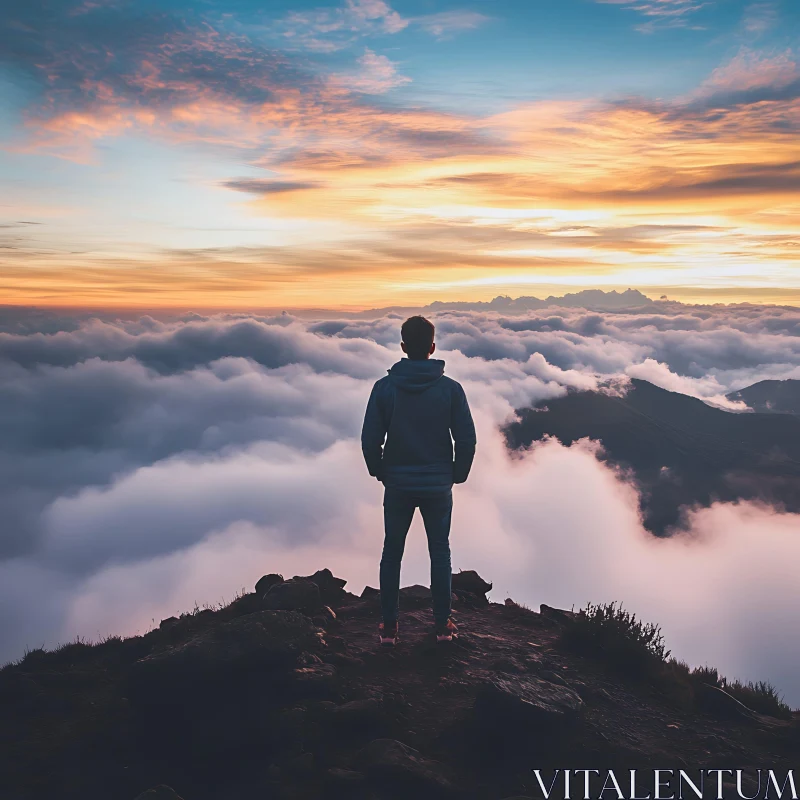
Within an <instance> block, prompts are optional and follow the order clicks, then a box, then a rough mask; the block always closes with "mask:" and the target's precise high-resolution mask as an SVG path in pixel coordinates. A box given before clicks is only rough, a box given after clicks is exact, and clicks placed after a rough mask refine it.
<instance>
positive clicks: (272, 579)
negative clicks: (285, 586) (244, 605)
mask: <svg viewBox="0 0 800 800" xmlns="http://www.w3.org/2000/svg"><path fill="white" fill-rule="evenodd" d="M276 583H283V575H278V574H277V573H274V572H271V573H270V574H269V575H264V576H263V577H261V578H259V579H258V582H257V583H256V594H257V595H258V596H259V597H263V596H264V595H265V594H266V593H267V592H268V591H269V590H270V588H271V587H272V586H274V585H275V584H276Z"/></svg>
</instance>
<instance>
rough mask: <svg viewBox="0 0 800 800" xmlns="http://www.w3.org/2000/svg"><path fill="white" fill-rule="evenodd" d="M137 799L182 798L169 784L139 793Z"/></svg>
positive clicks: (166, 799) (167, 799)
mask: <svg viewBox="0 0 800 800" xmlns="http://www.w3.org/2000/svg"><path fill="white" fill-rule="evenodd" d="M136 800H182V799H181V797H180V795H178V793H177V792H176V791H175V790H174V789H171V788H170V787H169V786H164V785H163V784H162V785H161V786H156V787H155V789H148V790H147V791H146V792H142V793H141V794H140V795H137V797H136Z"/></svg>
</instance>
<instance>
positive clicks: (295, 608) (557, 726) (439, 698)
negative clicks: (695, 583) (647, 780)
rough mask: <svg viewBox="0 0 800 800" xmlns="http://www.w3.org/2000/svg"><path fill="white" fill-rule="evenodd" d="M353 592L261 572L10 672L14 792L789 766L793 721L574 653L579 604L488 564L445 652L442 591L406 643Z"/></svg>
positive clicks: (66, 795) (295, 788) (493, 784)
mask: <svg viewBox="0 0 800 800" xmlns="http://www.w3.org/2000/svg"><path fill="white" fill-rule="evenodd" d="M344 584H345V581H343V580H339V579H337V578H334V577H333V576H332V575H331V573H330V572H329V571H327V570H322V571H320V572H317V573H315V574H314V575H312V576H309V577H308V578H296V579H293V580H291V581H286V582H284V581H283V580H282V579H281V577H280V576H276V575H267V576H264V578H262V579H261V580H259V582H258V583H257V584H256V587H257V591H255V592H253V593H248V594H245V595H244V596H242V597H240V598H239V599H238V600H236V601H235V602H234V603H233V604H231V605H229V606H227V607H225V608H222V609H219V610H203V611H199V612H195V613H192V614H184V615H182V616H181V617H179V618H174V617H173V618H170V619H166V620H163V621H162V622H161V624H160V626H159V627H158V628H157V629H155V630H153V631H151V632H150V633H147V634H146V635H144V636H134V637H132V638H128V639H119V638H111V639H108V640H107V641H105V642H103V643H101V644H97V645H94V646H91V645H88V644H82V643H76V644H71V645H68V646H65V647H62V648H60V649H59V650H56V651H54V652H43V651H41V650H37V651H34V652H32V653H29V654H28V655H27V656H26V657H25V658H24V659H23V660H22V661H21V662H19V663H18V664H15V665H11V666H7V667H5V668H4V669H2V670H0V775H2V776H3V787H2V796H3V797H4V798H9V799H10V800H39V798H42V800H44V799H45V798H47V800H53V799H54V798H58V800H73V799H74V800H95V798H96V800H134V798H138V797H139V796H140V795H141V794H142V793H143V792H145V794H143V795H142V798H141V800H175V798H176V797H181V798H184V800H234V798H278V799H279V800H283V799H284V798H285V799H286V800H290V799H291V800H305V799H307V800H312V799H314V798H363V799H364V800H390V799H391V798H394V799H395V800H400V799H401V798H411V797H413V798H440V799H442V798H468V799H470V800H501V798H508V797H516V798H519V797H523V796H527V797H539V796H541V793H540V792H539V790H538V788H536V784H535V781H534V778H533V774H532V772H531V770H532V769H541V770H543V771H544V770H549V769H555V768H562V767H565V766H573V767H575V768H579V767H584V768H585V767H594V766H597V765H601V766H603V767H604V768H616V769H625V770H628V769H631V768H637V767H638V768H641V769H642V770H646V769H650V768H653V767H658V768H701V767H702V768H712V767H724V768H728V767H730V766H731V765H732V764H735V765H736V767H741V768H745V767H753V766H759V767H760V766H765V765H768V766H769V767H770V768H772V769H775V770H778V769H781V768H786V769H788V768H789V766H790V765H792V764H794V763H795V761H796V756H797V752H798V748H799V747H800V728H799V727H798V719H797V717H796V716H794V717H793V716H792V715H791V714H787V715H782V716H784V719H778V718H776V717H774V716H768V715H765V714H762V713H755V712H754V711H752V710H749V709H748V708H746V707H745V706H743V705H742V704H741V703H739V702H737V701H736V700H735V699H734V698H733V697H731V695H729V694H727V693H726V692H725V691H722V690H721V689H719V688H716V687H715V686H712V685H710V684H708V683H706V682H705V681H706V680H707V678H708V674H707V673H706V672H704V673H702V674H701V675H700V679H698V677H697V675H695V676H692V677H691V679H690V676H689V673H688V671H686V670H685V669H681V668H680V666H679V665H675V664H674V663H663V662H662V661H660V660H659V661H658V664H657V668H656V667H655V666H654V667H652V668H651V669H650V670H649V671H644V670H643V669H641V663H640V660H639V661H637V660H636V659H634V658H633V656H634V655H635V653H634V651H630V652H629V653H628V654H627V655H626V658H625V662H624V664H623V666H624V667H625V669H624V670H623V671H622V672H620V669H619V668H620V664H617V665H616V667H614V668H612V667H611V666H610V665H609V664H608V663H606V662H605V661H604V660H603V659H602V658H599V659H598V658H596V657H594V656H591V655H587V654H584V655H583V656H579V655H577V654H576V652H577V651H576V650H575V648H574V646H567V645H566V642H568V641H571V639H570V638H569V637H568V636H567V633H568V632H570V631H572V632H575V631H578V630H580V629H581V628H580V626H579V619H580V618H576V617H575V615H574V614H572V613H571V612H565V611H558V610H556V609H550V608H548V607H546V606H543V607H542V609H541V612H540V613H535V612H533V611H530V610H527V609H525V608H523V607H520V606H518V605H516V604H513V603H511V602H510V601H507V602H506V604H505V605H498V604H495V603H488V602H487V600H486V598H485V596H484V592H485V591H486V590H487V589H488V588H490V586H489V585H488V584H484V583H483V581H481V579H480V578H479V577H478V576H477V575H475V573H461V574H459V575H456V576H454V591H455V594H456V599H455V609H456V613H457V616H458V620H459V624H460V626H461V629H462V635H461V638H460V639H459V640H458V641H457V642H455V643H453V644H452V645H436V644H435V642H434V641H433V640H432V637H431V634H430V593H429V591H428V590H427V589H425V588H424V587H409V588H407V589H404V590H403V592H402V600H401V603H402V614H401V643H400V645H399V646H398V648H397V649H396V650H381V649H379V648H378V647H377V646H376V622H377V618H378V613H379V612H378V597H377V593H376V592H375V590H370V589H365V591H364V593H363V594H362V596H361V597H356V596H355V595H352V594H349V593H348V592H346V591H345V590H344V588H343V585H344ZM572 639H575V636H574V635H573V636H572ZM648 663H649V662H648ZM545 774H551V773H545ZM745 785H746V786H748V787H749V782H748V781H746V782H745ZM162 786H169V787H171V789H167V788H160V789H158V790H157V791H150V792H148V791H147V790H149V789H155V787H162ZM729 788H730V787H729ZM751 794H752V792H751Z"/></svg>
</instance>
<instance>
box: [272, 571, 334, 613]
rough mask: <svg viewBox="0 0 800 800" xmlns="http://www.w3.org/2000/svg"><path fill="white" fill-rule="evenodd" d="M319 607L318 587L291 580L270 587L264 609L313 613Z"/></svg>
mask: <svg viewBox="0 0 800 800" xmlns="http://www.w3.org/2000/svg"><path fill="white" fill-rule="evenodd" d="M320 605H321V597H320V592H319V587H318V586H317V584H316V583H314V582H313V581H309V580H305V579H298V578H293V579H292V580H290V581H284V582H283V583H276V584H274V585H272V586H270V588H269V591H268V592H267V593H266V595H264V607H265V608H268V609H273V610H280V611H315V610H316V609H318V608H319V607H320Z"/></svg>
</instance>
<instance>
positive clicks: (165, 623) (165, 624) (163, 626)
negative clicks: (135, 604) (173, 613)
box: [158, 617, 180, 631]
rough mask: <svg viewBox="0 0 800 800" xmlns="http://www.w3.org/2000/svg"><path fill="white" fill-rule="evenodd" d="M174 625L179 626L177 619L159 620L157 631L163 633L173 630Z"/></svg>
mask: <svg viewBox="0 0 800 800" xmlns="http://www.w3.org/2000/svg"><path fill="white" fill-rule="evenodd" d="M176 625H180V620H179V619H178V618H177V617H167V618H166V619H162V620H161V622H160V623H159V626H158V629H159V630H160V631H165V630H168V629H169V628H174V627H175V626H176Z"/></svg>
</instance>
